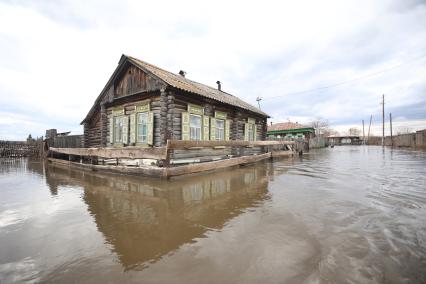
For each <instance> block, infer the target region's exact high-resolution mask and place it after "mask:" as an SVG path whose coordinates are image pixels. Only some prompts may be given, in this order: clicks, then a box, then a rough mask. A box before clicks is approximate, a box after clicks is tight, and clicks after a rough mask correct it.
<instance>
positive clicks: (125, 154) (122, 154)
mask: <svg viewBox="0 0 426 284" xmlns="http://www.w3.org/2000/svg"><path fill="white" fill-rule="evenodd" d="M49 150H50V151H53V152H57V153H62V154H67V155H76V156H97V157H103V158H128V159H156V160H161V159H165V158H166V147H153V148H141V147H124V148H53V147H51V148H49Z"/></svg>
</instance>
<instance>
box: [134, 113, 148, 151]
mask: <svg viewBox="0 0 426 284" xmlns="http://www.w3.org/2000/svg"><path fill="white" fill-rule="evenodd" d="M142 116H144V117H145V120H143V118H142ZM140 127H142V132H143V129H145V135H144V134H143V133H142V134H141V133H140V130H141V129H140ZM136 143H140V144H146V143H148V112H138V113H136Z"/></svg>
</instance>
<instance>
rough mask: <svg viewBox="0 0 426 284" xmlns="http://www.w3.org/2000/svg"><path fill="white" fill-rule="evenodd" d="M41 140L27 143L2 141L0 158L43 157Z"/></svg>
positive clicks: (0, 142) (0, 143)
mask: <svg viewBox="0 0 426 284" xmlns="http://www.w3.org/2000/svg"><path fill="white" fill-rule="evenodd" d="M42 144H43V142H42V141H41V140H37V141H34V142H29V143H27V142H26V141H4V140H2V141H0V157H2V158H19V157H41V152H42Z"/></svg>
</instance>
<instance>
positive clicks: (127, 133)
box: [123, 115, 129, 144]
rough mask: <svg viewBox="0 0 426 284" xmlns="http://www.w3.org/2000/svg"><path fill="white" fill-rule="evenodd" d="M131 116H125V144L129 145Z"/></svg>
mask: <svg viewBox="0 0 426 284" xmlns="http://www.w3.org/2000/svg"><path fill="white" fill-rule="evenodd" d="M128 137H129V116H127V115H125V116H123V144H127V143H128V142H129V140H128Z"/></svg>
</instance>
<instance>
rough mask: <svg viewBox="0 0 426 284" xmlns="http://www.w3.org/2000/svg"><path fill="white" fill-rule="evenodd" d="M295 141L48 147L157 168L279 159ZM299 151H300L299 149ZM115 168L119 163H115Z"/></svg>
mask: <svg viewBox="0 0 426 284" xmlns="http://www.w3.org/2000/svg"><path fill="white" fill-rule="evenodd" d="M297 148H298V147H297V142H294V141H241V140H229V141H183V140H168V141H167V145H166V146H165V147H152V148H151V147H149V148H148V147H146V148H143V147H134V146H131V147H121V148H112V147H102V148H57V147H51V148H49V150H50V151H51V153H52V154H53V153H59V154H65V155H69V156H80V157H86V158H89V160H90V161H92V162H93V161H94V162H95V163H97V161H96V160H99V159H153V160H157V161H158V163H157V164H158V165H159V166H166V167H168V166H170V165H172V164H185V163H197V162H198V163H199V162H207V161H214V160H222V159H229V158H232V157H242V156H252V155H257V154H264V153H273V154H274V155H275V156H280V155H282V154H284V153H283V152H285V153H289V152H291V151H295V150H297ZM299 149H303V148H300V147H299ZM117 164H118V161H117Z"/></svg>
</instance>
